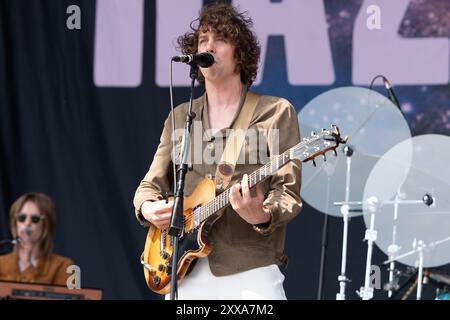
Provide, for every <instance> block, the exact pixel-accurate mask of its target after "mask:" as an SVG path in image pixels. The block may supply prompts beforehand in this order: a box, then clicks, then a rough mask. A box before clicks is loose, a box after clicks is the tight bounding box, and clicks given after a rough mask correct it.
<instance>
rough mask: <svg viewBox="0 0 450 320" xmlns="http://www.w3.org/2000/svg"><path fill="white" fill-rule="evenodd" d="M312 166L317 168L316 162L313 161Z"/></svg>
mask: <svg viewBox="0 0 450 320" xmlns="http://www.w3.org/2000/svg"><path fill="white" fill-rule="evenodd" d="M312 164H313V166H314V167H317V164H316V160H314V159H312Z"/></svg>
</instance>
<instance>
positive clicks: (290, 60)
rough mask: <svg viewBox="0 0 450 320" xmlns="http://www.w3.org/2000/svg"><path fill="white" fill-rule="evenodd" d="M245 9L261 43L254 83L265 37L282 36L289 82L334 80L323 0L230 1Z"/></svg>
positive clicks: (330, 82)
mask: <svg viewBox="0 0 450 320" xmlns="http://www.w3.org/2000/svg"><path fill="white" fill-rule="evenodd" d="M233 4H234V5H239V6H240V8H241V9H245V10H248V11H249V14H250V16H251V17H252V19H253V22H254V25H255V32H256V34H257V36H258V39H259V41H260V43H261V64H260V69H259V72H258V78H257V79H256V81H255V84H259V83H261V77H262V75H263V66H264V63H265V57H266V49H267V38H268V36H270V35H281V36H284V40H285V41H284V43H285V48H286V64H287V69H288V70H287V75H288V81H289V83H290V84H292V85H329V84H332V83H333V82H334V68H333V61H332V58H331V49H330V41H329V38H328V27H327V23H326V20H325V8H324V5H323V1H318V0H301V1H300V0H284V1H282V2H280V3H274V2H272V3H271V2H270V1H269V0H265V1H261V0H245V1H243V0H240V1H233Z"/></svg>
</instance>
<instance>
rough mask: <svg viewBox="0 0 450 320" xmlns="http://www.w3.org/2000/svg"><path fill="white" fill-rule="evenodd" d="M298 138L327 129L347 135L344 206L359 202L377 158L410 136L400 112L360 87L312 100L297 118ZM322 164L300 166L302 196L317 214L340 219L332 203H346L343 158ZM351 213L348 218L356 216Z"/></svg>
mask: <svg viewBox="0 0 450 320" xmlns="http://www.w3.org/2000/svg"><path fill="white" fill-rule="evenodd" d="M298 119H299V125H300V133H301V135H302V137H306V136H309V135H310V133H311V131H320V129H321V128H328V127H329V126H330V124H335V125H337V126H338V127H339V129H340V131H341V133H342V135H344V136H345V135H348V136H349V140H348V143H347V145H348V146H350V147H351V148H352V149H353V151H354V152H353V155H352V156H351V170H350V188H349V199H347V200H349V201H362V198H363V190H364V186H365V183H366V180H367V178H368V176H369V174H370V172H371V170H372V168H373V166H374V165H375V163H376V162H377V161H378V159H379V158H381V156H382V155H383V154H384V153H385V152H386V151H387V150H389V149H390V148H391V147H393V146H394V145H396V144H397V143H399V142H400V141H403V140H405V139H408V138H410V137H411V132H410V129H409V126H408V124H407V122H406V120H405V119H404V117H403V115H402V113H401V112H400V110H399V109H398V108H397V107H396V106H395V105H394V104H393V103H392V102H391V101H390V100H389V99H388V98H386V97H385V96H383V95H381V94H379V93H378V92H376V91H373V90H369V89H366V88H360V87H342V88H337V89H332V90H329V91H327V92H325V93H323V94H321V95H319V96H317V97H316V98H314V99H313V100H311V101H310V102H309V103H308V104H306V105H305V107H304V108H303V109H302V110H301V111H300V112H299V114H298ZM344 147H345V146H340V147H339V148H338V149H337V152H338V156H337V157H334V156H329V157H328V159H327V161H326V162H323V161H322V160H321V159H317V160H316V163H317V167H313V166H312V165H311V164H310V163H305V164H304V165H303V167H302V187H301V196H302V198H303V200H304V201H306V202H307V203H308V204H309V205H311V206H312V207H314V208H315V209H316V210H318V211H321V212H323V213H326V214H330V215H333V216H338V217H341V216H342V215H341V212H340V207H338V206H334V205H333V203H334V202H341V201H345V200H346V199H345V189H346V176H347V156H345V155H344V154H343V148H344ZM361 214H362V213H360V212H351V213H350V216H356V215H361Z"/></svg>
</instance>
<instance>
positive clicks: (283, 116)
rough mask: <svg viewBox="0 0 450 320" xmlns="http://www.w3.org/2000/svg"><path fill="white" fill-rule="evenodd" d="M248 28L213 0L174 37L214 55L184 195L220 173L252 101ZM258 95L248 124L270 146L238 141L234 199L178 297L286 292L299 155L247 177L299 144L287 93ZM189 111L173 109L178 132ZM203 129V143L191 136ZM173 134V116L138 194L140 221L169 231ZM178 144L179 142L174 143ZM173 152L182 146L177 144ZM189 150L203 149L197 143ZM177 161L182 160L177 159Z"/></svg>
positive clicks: (254, 58) (256, 54) (253, 60)
mask: <svg viewBox="0 0 450 320" xmlns="http://www.w3.org/2000/svg"><path fill="white" fill-rule="evenodd" d="M251 26H252V21H251V19H250V18H249V17H248V16H247V15H246V13H240V12H239V11H238V10H237V9H236V8H234V7H232V6H230V5H228V4H225V3H217V4H213V5H209V6H206V7H204V8H203V9H202V10H201V12H200V16H199V18H198V19H197V20H195V21H194V23H193V24H191V28H192V31H191V32H188V33H186V34H184V35H182V36H180V37H179V38H178V44H179V46H180V48H181V50H182V52H183V54H197V53H202V52H208V53H210V54H211V55H212V56H213V57H214V63H213V64H212V65H211V66H210V67H208V68H202V67H201V68H200V72H199V81H200V83H201V84H203V85H204V88H205V93H204V94H203V96H201V97H200V98H198V99H196V100H194V102H193V110H192V111H193V112H194V113H195V114H196V118H195V119H194V121H197V122H199V123H200V125H201V126H195V125H194V126H193V134H192V137H193V141H192V143H193V144H194V145H195V144H201V147H202V148H201V150H200V152H201V155H200V157H202V159H203V161H202V162H201V163H198V161H194V160H192V159H191V160H192V162H191V163H192V170H190V171H188V173H187V175H186V184H185V189H184V191H185V195H186V196H188V195H190V194H191V192H192V191H193V190H194V189H195V187H196V185H197V184H198V183H199V182H200V181H201V180H203V179H204V178H205V177H207V178H208V177H209V178H212V179H214V178H215V177H216V176H217V174H216V172H217V167H218V163H219V160H220V158H221V155H222V152H223V149H224V146H225V145H226V144H227V143H228V141H227V137H228V136H229V134H230V133H229V132H230V129H233V128H235V127H236V120H237V119H240V118H242V117H243V116H242V115H243V114H246V113H248V112H246V111H248V109H247V108H250V107H251V105H250V104H247V103H246V97H247V96H248V95H250V93H249V92H250V91H249V88H250V86H251V85H252V83H253V81H254V80H255V78H256V73H257V67H258V61H259V58H260V47H259V44H258V41H257V39H256V36H255V34H254V33H253V32H252V31H251V29H250V27H251ZM255 101H257V102H256V103H255V105H256V106H254V107H253V109H252V110H254V111H252V112H251V113H249V114H248V115H247V117H248V121H247V124H248V125H247V127H245V128H244V129H245V130H247V132H250V131H252V130H253V132H265V134H264V137H265V138H267V140H266V144H265V145H261V143H259V144H258V145H257V146H254V145H252V143H245V142H244V143H243V144H242V147H241V152H242V153H243V154H244V156H245V157H242V159H244V158H245V161H243V162H238V163H237V164H236V166H235V167H234V168H232V169H233V170H234V171H233V175H232V178H231V181H230V183H229V185H228V187H231V191H230V194H229V202H230V204H231V205H230V206H228V207H227V208H226V209H225V210H224V212H223V215H222V216H221V217H220V218H219V219H218V220H217V221H216V222H215V223H214V225H213V227H212V229H211V231H210V233H209V234H208V238H209V239H208V241H209V243H210V244H211V246H212V252H211V253H210V254H209V255H208V256H207V257H206V258H201V259H198V261H197V263H196V265H195V267H194V268H193V270H192V272H191V273H190V274H189V275H187V277H186V278H185V279H183V281H182V282H181V283H180V285H179V290H178V298H179V299H286V295H285V292H284V289H283V281H284V275H283V274H282V273H281V271H280V267H282V266H284V265H285V264H286V262H287V257H286V255H285V253H284V242H285V236H286V225H287V223H288V222H289V221H291V220H292V218H294V217H295V216H296V215H297V214H298V213H299V212H300V210H301V207H302V202H301V199H300V178H301V173H300V172H301V167H300V162H299V161H297V160H294V161H290V162H288V163H287V164H286V165H285V166H283V167H282V168H281V169H279V170H277V171H276V172H274V173H273V174H272V175H271V176H270V177H269V178H267V179H265V180H263V181H262V182H261V183H259V184H257V185H256V187H254V188H252V189H249V176H248V175H249V174H250V173H252V172H253V171H255V170H257V169H259V168H260V167H261V166H262V165H263V164H264V161H263V160H261V159H260V158H261V157H262V154H264V155H265V156H267V155H269V156H270V157H273V156H274V155H277V154H279V153H282V152H284V151H286V150H287V149H289V148H291V147H293V146H294V145H296V144H297V143H299V142H300V133H299V126H298V122H297V114H296V112H295V109H294V108H293V106H292V105H291V104H290V103H289V102H288V101H287V100H285V99H282V98H277V97H272V96H257V100H255ZM187 110H188V103H184V104H181V105H180V106H178V107H177V108H176V109H175V111H174V116H175V129H180V128H183V127H184V124H185V116H186V111H187ZM241 116H242V117H241ZM239 122H240V121H239ZM244 123H245V121H244ZM199 127H200V128H201V131H202V132H201V133H200V137H203V141H197V140H195V137H197V136H198V135H196V132H195V131H196V130H199V129H198V128H199ZM274 133H275V134H274ZM171 135H172V127H171V120H170V115H169V117H168V118H167V120H166V122H165V126H164V129H163V132H162V135H161V140H160V144H159V146H158V149H157V151H156V154H155V156H154V158H153V162H152V164H151V166H150V169H149V171H148V172H147V174H146V175H145V177H144V179H143V180H142V181H141V183H140V185H139V187H138V188H137V190H136V194H135V198H134V205H135V209H136V216H137V219H138V220H139V221H140V223H141V224H142V225H144V226H149V225H150V224H152V225H154V226H155V227H157V228H167V226H168V225H169V223H170V217H171V210H172V206H173V202H172V201H169V202H168V203H166V201H165V200H164V198H165V194H166V192H170V191H172V190H173V184H172V181H173V170H172V157H171V156H172V154H171V153H172V140H171ZM272 137H274V138H272ZM275 137H276V138H275ZM178 142H179V141H178V139H177V140H176V142H175V143H176V144H177V146H179V143H178ZM254 147H256V148H258V151H261V150H263V152H257V153H258V156H259V157H258V162H259V163H253V162H251V161H250V160H249V158H251V157H249V155H250V153H251V152H252V150H250V149H251V148H254ZM175 150H176V151H175V153H178V152H179V148H177V147H176V149H175ZM192 150H194V152H197V149H196V148H195V146H194V147H193V149H192ZM206 151H207V152H206ZM208 152H209V153H210V154H211V152H212V153H214V152H215V154H214V157H215V159H216V161H214V162H213V163H211V162H209V161H205V160H204V154H207V153H208ZM177 155H178V154H176V155H175V157H176V156H177ZM202 155H203V156H202ZM192 158H195V155H194V156H193V157H192ZM174 161H175V163H177V162H178V160H176V158H175V160H174ZM265 162H267V160H266V161H265ZM225 171H226V170H225ZM216 187H217V194H219V193H221V192H223V189H221V186H220V185H216Z"/></svg>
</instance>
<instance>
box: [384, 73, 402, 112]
mask: <svg viewBox="0 0 450 320" xmlns="http://www.w3.org/2000/svg"><path fill="white" fill-rule="evenodd" d="M383 83H384V86H385V88H386V90H387V91H388V95H389V100H391V101H392V102H393V103H394V104H395V105H396V106H397V108H399V109H400V111H402V109H401V108H400V103H399V102H398V99H397V97H396V96H395V93H394V90H392V87H391V84H390V83H389V81H388V79H386V78H385V77H383Z"/></svg>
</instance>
